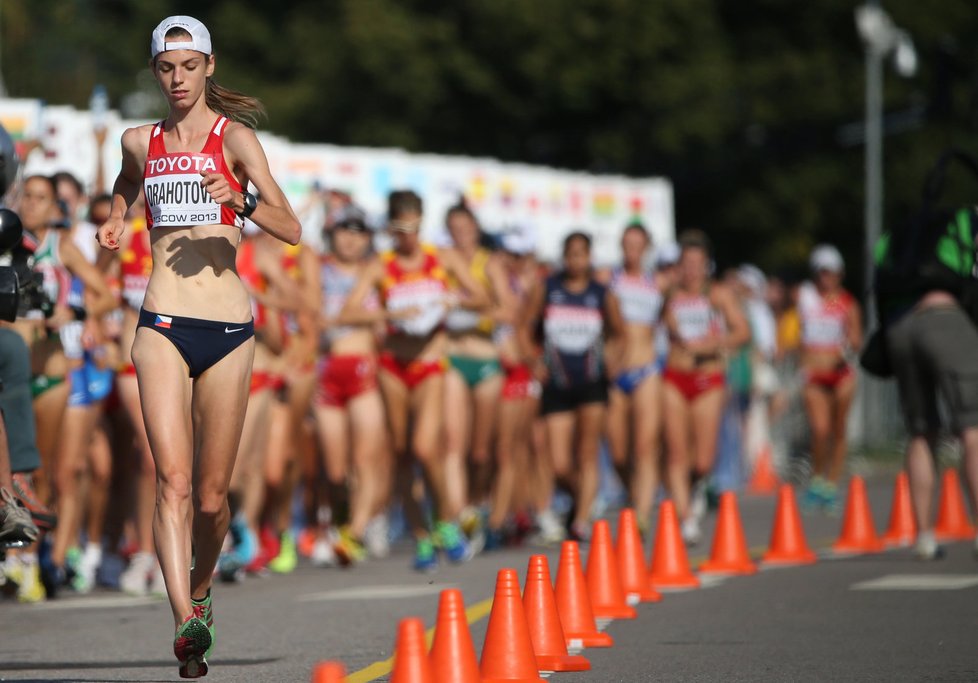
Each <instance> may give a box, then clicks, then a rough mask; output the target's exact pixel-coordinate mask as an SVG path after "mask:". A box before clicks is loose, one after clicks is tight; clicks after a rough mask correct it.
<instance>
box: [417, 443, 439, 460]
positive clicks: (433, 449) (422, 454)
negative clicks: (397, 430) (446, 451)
mask: <svg viewBox="0 0 978 683" xmlns="http://www.w3.org/2000/svg"><path fill="white" fill-rule="evenodd" d="M411 450H412V451H414V457H415V458H417V460H418V462H420V463H431V462H434V461H435V459H436V458H438V455H439V448H438V444H437V443H436V442H435V441H434V440H431V439H418V438H416V439H414V440H413V442H412V444H411Z"/></svg>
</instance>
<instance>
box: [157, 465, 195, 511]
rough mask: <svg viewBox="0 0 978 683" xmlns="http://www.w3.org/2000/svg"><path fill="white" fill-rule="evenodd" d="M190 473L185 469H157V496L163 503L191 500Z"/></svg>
mask: <svg viewBox="0 0 978 683" xmlns="http://www.w3.org/2000/svg"><path fill="white" fill-rule="evenodd" d="M191 492H192V487H191V483H190V474H189V473H188V472H183V471H167V470H157V473H156V496H157V500H158V501H159V502H160V503H162V504H165V505H166V504H171V505H172V504H183V503H186V502H188V501H189V500H190V494H191Z"/></svg>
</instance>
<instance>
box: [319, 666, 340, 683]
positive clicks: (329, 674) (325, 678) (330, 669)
mask: <svg viewBox="0 0 978 683" xmlns="http://www.w3.org/2000/svg"><path fill="white" fill-rule="evenodd" d="M345 679H346V669H344V668H343V665H342V664H340V663H339V662H320V663H319V664H317V665H316V668H315V669H313V670H312V683H343V681H344V680H345Z"/></svg>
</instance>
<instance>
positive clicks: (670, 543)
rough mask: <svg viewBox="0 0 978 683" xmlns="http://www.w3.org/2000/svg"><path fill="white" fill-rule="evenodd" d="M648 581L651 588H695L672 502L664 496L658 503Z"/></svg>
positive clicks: (697, 580)
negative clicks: (657, 519) (657, 516)
mask: <svg viewBox="0 0 978 683" xmlns="http://www.w3.org/2000/svg"><path fill="white" fill-rule="evenodd" d="M649 581H651V582H652V586H653V587H654V588H699V585H700V580H699V579H698V578H696V576H695V575H694V574H693V572H692V571H690V569H689V559H688V558H687V557H686V546H685V545H684V544H683V539H682V537H681V536H680V535H679V520H677V519H676V506H675V505H674V504H673V502H672V501H671V500H665V501H663V502H662V505H660V506H659V525H658V526H657V527H656V530H655V547H654V548H653V549H652V566H651V569H650V571H649Z"/></svg>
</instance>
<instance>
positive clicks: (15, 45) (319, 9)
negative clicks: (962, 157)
mask: <svg viewBox="0 0 978 683" xmlns="http://www.w3.org/2000/svg"><path fill="white" fill-rule="evenodd" d="M885 5H886V9H887V10H888V11H889V12H890V13H891V15H892V16H893V17H894V20H895V21H896V22H897V23H898V24H899V25H901V26H902V27H904V28H906V29H908V30H909V31H910V33H911V34H912V35H913V37H914V40H915V42H916V45H917V49H918V53H919V56H920V65H921V68H920V71H919V73H918V74H917V76H915V77H914V78H913V79H910V80H901V79H899V78H898V77H897V76H896V75H894V74H893V73H892V71H889V72H888V73H887V76H886V87H885V94H886V107H887V111H888V112H889V114H888V136H887V139H886V152H885V153H886V160H887V166H886V193H887V217H888V219H889V220H896V219H897V218H898V217H899V215H900V213H901V212H902V211H905V210H906V207H907V206H908V205H911V204H912V203H913V202H914V201H915V199H916V197H917V196H918V195H919V188H920V184H921V181H922V178H923V175H924V173H925V172H926V169H927V168H928V166H929V165H930V164H931V163H932V161H933V159H934V158H936V156H937V154H938V153H939V151H940V150H941V149H943V148H944V147H945V146H947V145H949V144H952V143H953V144H959V145H963V146H965V147H969V146H970V147H971V148H975V147H976V145H974V144H973V139H974V136H975V132H976V127H978V90H976V82H978V68H976V66H975V65H976V64H978V47H976V41H975V40H974V37H975V35H978V12H975V11H974V4H973V0H942V1H941V2H940V3H937V4H933V3H920V2H915V1H914V0H890V1H887V2H886V3H885ZM853 7H854V4H853V3H852V2H851V0H820V1H819V2H817V3H798V2H792V1H790V0H744V1H743V2H737V3H732V2H721V1H720V0H656V1H655V2H650V1H649V0H453V2H443V1H442V0H280V1H279V2H276V3H242V2H240V1H238V0H214V1H213V2H210V3H200V2H182V1H177V2H163V1H162V0H139V1H137V0H128V1H127V0H60V1H59V2H53V1H46V0H44V1H40V2H39V1H37V0H4V2H3V4H2V8H0V11H2V17H0V30H2V33H0V50H2V58H3V60H2V63H3V75H4V77H5V82H6V85H7V88H8V91H9V93H10V94H11V95H12V96H21V97H41V98H44V99H46V100H48V101H50V102H54V103H71V104H74V105H76V106H85V103H86V101H87V99H88V95H89V93H90V92H91V88H92V86H93V84H95V83H97V82H101V83H104V84H106V86H107V87H108V88H109V92H110V95H111V96H112V99H113V103H114V104H116V105H118V104H119V103H121V102H123V101H124V98H125V96H126V95H127V94H129V93H132V92H134V91H139V90H141V89H142V90H150V91H152V89H153V83H152V79H151V77H150V76H149V74H148V70H147V68H146V63H147V59H148V45H149V34H150V31H151V30H152V28H153V26H154V25H155V24H156V23H157V22H158V21H159V19H160V18H162V17H163V16H165V15H166V14H171V13H179V12H186V13H189V14H193V15H194V16H198V17H199V18H200V19H202V20H203V21H205V22H206V23H207V24H208V26H209V27H210V28H211V30H212V33H213V35H214V42H215V46H216V50H217V53H218V62H219V66H218V80H220V81H221V82H222V83H224V84H225V85H229V86H231V87H235V88H238V89H241V90H243V91H245V92H248V93H251V94H255V95H258V96H260V97H261V98H262V99H263V100H264V101H265V103H266V105H267V107H268V110H269V115H270V116H269V121H268V124H267V126H268V128H270V129H271V130H274V131H275V132H278V133H281V134H284V135H287V136H289V137H291V138H293V139H295V140H302V141H327V142H332V143H337V144H350V145H374V146H381V145H382V146H399V147H403V148H405V149H409V150H416V151H421V150H423V151H430V152H442V153H453V154H471V155H490V156H495V157H499V158H502V159H506V160H521V161H526V162H530V163H545V164H551V165H555V166H564V167H570V168H578V169H586V170H591V171H601V172H616V173H626V174H636V175H638V174H641V175H650V174H664V175H668V176H669V177H671V178H672V179H673V181H674V183H675V188H676V198H677V216H678V222H679V225H680V227H682V226H687V225H697V226H700V227H703V228H704V229H706V230H707V231H708V232H709V233H710V234H711V235H712V236H713V237H714V239H715V240H716V242H717V246H718V252H719V254H720V258H721V262H722V263H723V264H732V263H737V262H740V261H745V260H751V261H755V262H757V263H759V264H760V265H762V266H764V267H767V268H775V269H782V268H786V267H798V266H802V265H803V264H804V262H805V258H806V255H807V253H808V251H809V250H810V248H811V246H812V245H813V244H815V243H816V242H819V241H832V242H835V243H837V244H839V245H840V247H842V249H843V251H844V253H845V254H846V255H847V258H848V260H849V263H850V265H851V266H852V267H851V269H850V270H851V276H852V277H851V282H850V284H851V285H853V287H855V288H857V289H860V288H861V285H860V282H861V271H860V268H859V263H860V262H861V260H862V245H863V237H862V234H863V232H862V230H863V209H862V201H863V183H862V173H863V156H862V146H861V144H860V143H859V141H858V140H857V139H856V138H857V137H858V132H859V129H858V125H859V123H860V122H861V120H862V116H863V106H864V102H863V87H864V67H863V51H862V47H861V44H860V41H859V37H858V35H857V33H856V30H855V25H854V18H853ZM158 101H159V105H160V107H161V108H160V109H159V110H158V111H157V112H154V115H158V114H159V113H161V112H162V111H163V110H162V99H159V100H158ZM908 112H909V113H910V115H904V114H907V113H908ZM847 124H855V126H854V127H853V126H850V128H849V129H847V131H848V133H844V132H843V127H844V126H846V125H847ZM853 132H855V133H856V134H857V135H856V136H853V134H852V133H853Z"/></svg>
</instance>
